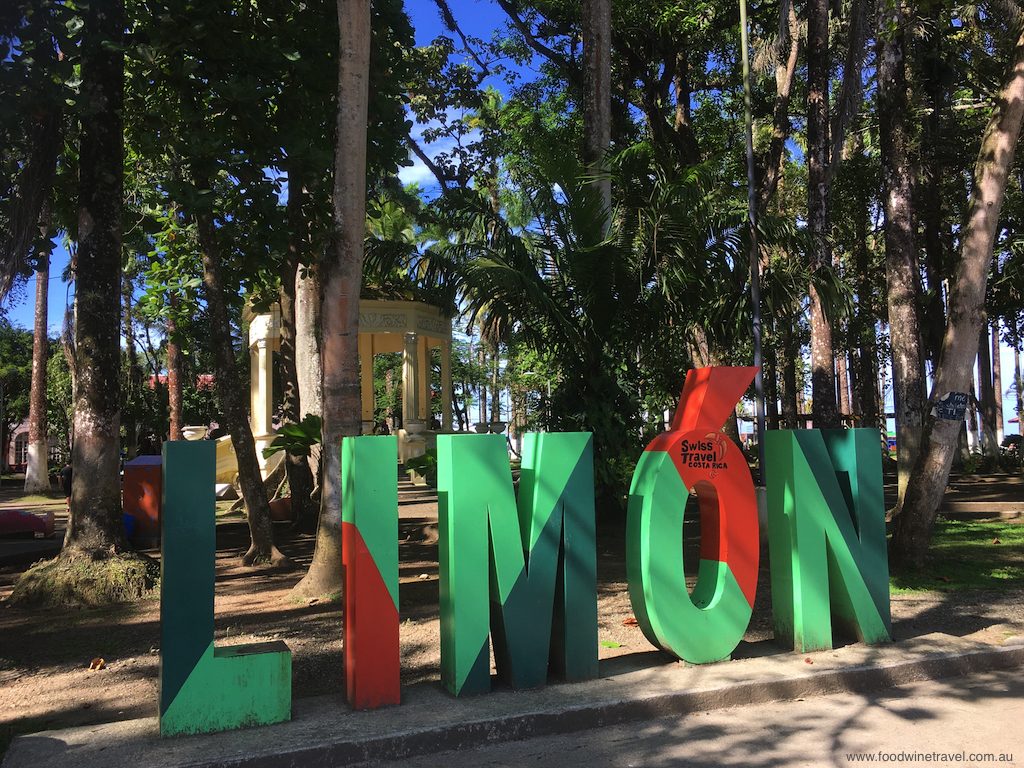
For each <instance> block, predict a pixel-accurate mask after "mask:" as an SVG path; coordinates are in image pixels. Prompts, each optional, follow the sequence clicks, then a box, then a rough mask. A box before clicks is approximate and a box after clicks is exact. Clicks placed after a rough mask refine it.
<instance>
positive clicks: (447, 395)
mask: <svg viewBox="0 0 1024 768" xmlns="http://www.w3.org/2000/svg"><path fill="white" fill-rule="evenodd" d="M441 431H442V432H451V431H452V341H451V339H445V340H444V342H443V343H442V344H441Z"/></svg>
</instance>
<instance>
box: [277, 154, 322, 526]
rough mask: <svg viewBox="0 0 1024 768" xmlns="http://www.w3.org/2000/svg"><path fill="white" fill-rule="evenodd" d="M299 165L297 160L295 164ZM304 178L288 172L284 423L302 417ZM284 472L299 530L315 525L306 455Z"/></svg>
mask: <svg viewBox="0 0 1024 768" xmlns="http://www.w3.org/2000/svg"><path fill="white" fill-rule="evenodd" d="M296 165H297V164H296ZM303 197H304V193H303V180H302V177H301V174H300V173H299V172H298V170H297V168H295V167H294V166H293V167H292V168H291V169H289V173H288V205H287V214H288V237H289V241H290V242H289V243H288V258H287V259H285V263H284V265H283V266H282V270H281V288H280V290H279V291H278V303H279V304H280V307H281V357H280V360H281V383H282V390H283V391H282V393H281V413H282V421H283V422H284V423H285V424H298V423H299V422H300V421H302V414H301V404H300V395H299V375H298V367H297V365H296V332H295V279H296V277H297V276H298V269H299V260H300V256H301V251H302V250H303V247H304V246H305V243H306V240H307V239H306V236H305V233H306V225H305V218H304V216H303V212H302V202H303ZM285 472H286V473H287V475H288V489H289V492H290V493H291V505H292V517H293V520H294V521H295V525H296V527H297V528H299V529H300V530H307V531H309V532H312V531H314V530H315V529H316V518H317V511H318V510H316V509H314V507H313V506H312V503H311V499H310V494H311V493H312V492H313V473H312V471H311V470H310V468H309V462H308V461H307V460H306V457H305V456H297V455H294V454H292V453H288V454H287V455H286V457H285Z"/></svg>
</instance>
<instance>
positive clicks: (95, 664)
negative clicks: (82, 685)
mask: <svg viewBox="0 0 1024 768" xmlns="http://www.w3.org/2000/svg"><path fill="white" fill-rule="evenodd" d="M106 666H107V662H105V661H104V660H103V659H101V658H100V657H99V656H97V657H96V658H95V659H93V660H92V661H90V662H89V669H103V668H104V667H106Z"/></svg>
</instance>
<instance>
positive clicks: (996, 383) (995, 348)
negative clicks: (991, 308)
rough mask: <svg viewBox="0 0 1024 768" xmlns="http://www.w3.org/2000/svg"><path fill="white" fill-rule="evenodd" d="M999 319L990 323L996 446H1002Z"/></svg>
mask: <svg viewBox="0 0 1024 768" xmlns="http://www.w3.org/2000/svg"><path fill="white" fill-rule="evenodd" d="M999 347H1000V344H999V319H998V318H996V320H995V322H993V323H992V393H993V394H994V395H995V397H994V398H993V402H992V406H993V413H992V415H993V417H994V420H995V428H996V445H999V446H1001V445H1002V444H1003V361H1002V357H1001V355H1000V354H999Z"/></svg>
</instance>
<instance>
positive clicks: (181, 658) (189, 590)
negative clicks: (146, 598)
mask: <svg viewBox="0 0 1024 768" xmlns="http://www.w3.org/2000/svg"><path fill="white" fill-rule="evenodd" d="M215 450H216V446H215V444H214V442H213V441H208V440H204V441H196V442H187V441H174V442H169V443H164V448H163V461H164V481H163V509H162V513H161V525H162V531H163V535H162V537H161V539H162V544H161V546H162V549H161V562H160V713H159V721H160V735H161V736H171V735H174V734H185V733H209V732H213V731H226V730H230V729H232V728H241V727H244V726H250V725H265V724H268V723H278V722H281V721H283V720H288V719H290V718H291V706H292V657H291V652H290V651H289V650H288V646H287V645H285V644H284V643H283V642H281V641H277V642H271V643H254V644H250V645H233V646H229V647H226V648H216V647H214V644H213V587H214V560H215V553H216V541H215V531H216V524H215V519H216V511H215V506H214V505H215V498H214V472H215V466H216V454H215Z"/></svg>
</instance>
